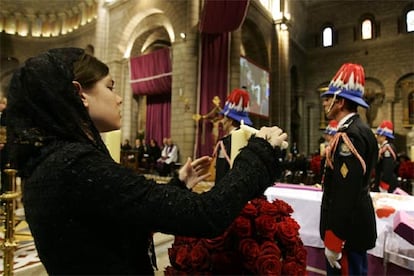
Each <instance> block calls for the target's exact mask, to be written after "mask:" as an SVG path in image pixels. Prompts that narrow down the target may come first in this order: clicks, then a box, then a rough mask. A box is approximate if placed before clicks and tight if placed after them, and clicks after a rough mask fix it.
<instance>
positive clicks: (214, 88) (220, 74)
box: [196, 33, 230, 157]
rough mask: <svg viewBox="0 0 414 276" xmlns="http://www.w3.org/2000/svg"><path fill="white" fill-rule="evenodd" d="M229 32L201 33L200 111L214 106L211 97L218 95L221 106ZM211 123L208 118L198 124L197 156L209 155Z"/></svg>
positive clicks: (210, 149)
mask: <svg viewBox="0 0 414 276" xmlns="http://www.w3.org/2000/svg"><path fill="white" fill-rule="evenodd" d="M229 35H230V34H229V33H222V34H204V33H202V34H201V41H202V42H201V43H202V49H203V51H202V53H201V84H200V113H201V114H207V113H208V112H209V111H210V110H211V109H213V108H214V104H213V103H212V99H213V98H214V96H218V97H219V98H220V100H221V106H223V105H224V101H225V100H226V97H227V81H228V80H227V68H228V47H229ZM203 124H204V125H203ZM212 127H213V124H212V123H211V122H210V121H208V120H200V122H199V126H198V130H199V131H198V147H197V154H196V155H197V157H199V156H203V155H211V154H212V153H213V150H214V146H215V141H214V139H213V135H212Z"/></svg>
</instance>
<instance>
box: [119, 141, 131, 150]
mask: <svg viewBox="0 0 414 276" xmlns="http://www.w3.org/2000/svg"><path fill="white" fill-rule="evenodd" d="M130 149H132V147H131V144H130V143H129V139H125V140H124V143H123V144H122V145H121V150H130Z"/></svg>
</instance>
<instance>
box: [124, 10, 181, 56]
mask: <svg viewBox="0 0 414 276" xmlns="http://www.w3.org/2000/svg"><path fill="white" fill-rule="evenodd" d="M154 31H155V33H158V34H159V35H151V34H152V32H154ZM160 34H165V35H160ZM160 37H162V39H160ZM143 38H145V39H143ZM137 39H139V40H137ZM147 39H149V40H148V41H152V42H154V41H156V40H161V41H169V42H170V43H173V42H174V41H175V33H174V29H173V26H172V24H171V22H170V20H169V19H168V18H167V17H166V16H165V14H164V13H163V11H161V10H159V9H148V10H145V11H142V12H139V13H137V14H135V15H134V16H133V17H132V18H131V19H130V20H129V22H128V24H127V25H126V26H125V32H124V33H123V35H122V37H121V39H120V41H119V43H118V45H117V48H118V50H119V51H120V52H121V53H124V58H128V57H130V55H131V51H132V49H133V48H135V49H137V47H138V46H137V42H140V43H141V44H142V45H141V46H144V45H145V47H148V45H151V43H149V44H148V42H147ZM140 48H141V49H139V50H144V51H145V50H146V49H147V48H144V49H143V48H142V47H140Z"/></svg>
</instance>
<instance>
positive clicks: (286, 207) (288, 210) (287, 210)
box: [273, 199, 293, 216]
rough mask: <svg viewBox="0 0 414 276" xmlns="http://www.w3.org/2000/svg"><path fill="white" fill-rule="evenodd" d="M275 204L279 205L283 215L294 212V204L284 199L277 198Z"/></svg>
mask: <svg viewBox="0 0 414 276" xmlns="http://www.w3.org/2000/svg"><path fill="white" fill-rule="evenodd" d="M273 204H274V205H276V206H277V208H278V210H279V213H280V214H282V215H283V216H289V215H290V214H292V213H293V209H292V206H290V205H289V204H288V203H287V202H285V201H283V200H280V199H276V200H275V201H273Z"/></svg>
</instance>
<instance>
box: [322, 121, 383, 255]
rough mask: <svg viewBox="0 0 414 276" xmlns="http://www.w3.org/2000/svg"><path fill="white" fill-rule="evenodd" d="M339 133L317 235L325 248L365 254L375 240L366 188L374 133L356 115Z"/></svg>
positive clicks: (374, 145)
mask: <svg viewBox="0 0 414 276" xmlns="http://www.w3.org/2000/svg"><path fill="white" fill-rule="evenodd" d="M338 131H339V132H338V133H337V134H336V136H335V138H336V141H337V144H336V147H332V148H331V150H332V152H331V153H332V155H330V161H331V163H330V165H332V166H333V168H332V167H330V165H329V164H328V162H327V165H326V170H325V175H324V183H323V190H324V191H323V197H322V205H321V220H320V236H321V238H322V240H323V241H324V242H325V246H326V247H328V248H329V249H331V250H334V251H336V252H340V251H341V249H342V247H344V248H345V249H347V250H352V251H366V250H368V249H371V248H373V247H375V241H376V239H377V229H376V222H375V213H374V207H373V204H372V200H371V197H370V194H369V187H370V176H371V171H372V170H373V168H374V166H375V164H376V161H377V158H378V145H377V141H376V139H375V136H374V134H373V132H372V131H371V129H370V128H369V127H368V126H367V125H366V124H365V123H364V122H362V120H361V119H360V117H359V115H358V114H355V115H353V116H352V117H350V118H349V119H348V120H347V121H346V122H345V124H343V126H342V128H340V129H339V130H338ZM335 138H334V139H333V141H334V140H335ZM333 143H334V142H331V144H330V146H332V145H333Z"/></svg>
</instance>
